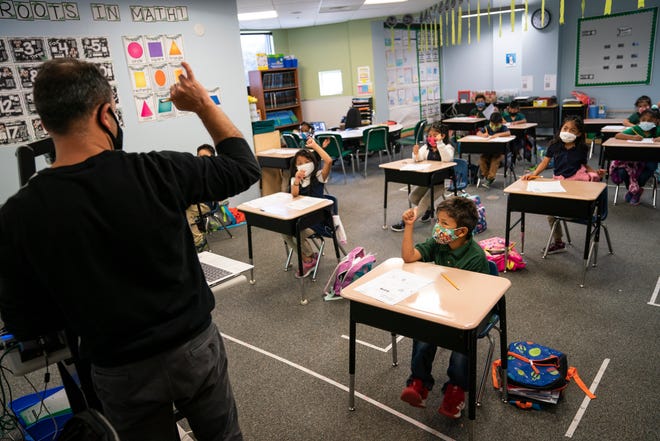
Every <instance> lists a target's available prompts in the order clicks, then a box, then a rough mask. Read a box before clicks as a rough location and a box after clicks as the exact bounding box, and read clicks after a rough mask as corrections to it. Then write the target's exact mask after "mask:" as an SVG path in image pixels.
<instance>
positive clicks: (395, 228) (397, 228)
mask: <svg viewBox="0 0 660 441" xmlns="http://www.w3.org/2000/svg"><path fill="white" fill-rule="evenodd" d="M405 229H406V224H405V223H403V221H401V222H399V223H398V224H394V225H392V226H391V227H390V230H392V231H396V232H401V231H403V230H405Z"/></svg>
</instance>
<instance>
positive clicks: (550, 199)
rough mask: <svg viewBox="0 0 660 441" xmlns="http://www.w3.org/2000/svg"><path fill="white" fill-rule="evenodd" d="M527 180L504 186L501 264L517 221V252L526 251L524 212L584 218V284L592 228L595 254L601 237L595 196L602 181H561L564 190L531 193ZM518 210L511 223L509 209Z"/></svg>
mask: <svg viewBox="0 0 660 441" xmlns="http://www.w3.org/2000/svg"><path fill="white" fill-rule="evenodd" d="M536 181H552V179H545V178H538V179H536ZM528 182H532V181H523V180H522V179H520V180H518V181H516V182H514V183H513V184H511V185H509V186H508V187H506V188H505V189H504V193H505V194H506V195H507V200H506V229H505V239H504V246H505V248H504V263H505V271H506V263H507V259H508V257H509V253H508V250H509V243H510V242H509V238H510V233H511V230H512V229H513V228H514V227H515V226H516V225H518V223H520V252H521V253H524V252H525V214H526V213H532V214H545V215H548V216H556V217H566V218H574V219H580V220H584V222H585V225H586V229H587V233H586V236H585V240H584V253H583V254H584V268H583V271H582V281H581V283H580V287H584V281H585V277H586V275H587V268H588V266H589V245H590V243H591V238H592V229H593V231H594V233H593V238H594V247H595V251H596V255H595V257H594V266H595V265H596V263H595V262H596V258H597V253H598V241H599V239H600V218H601V212H600V207H599V204H598V198H599V197H600V195H601V193H602V192H603V191H604V190H605V188H606V187H607V185H606V184H605V183H604V182H583V181H566V180H563V181H561V185H562V187H563V188H564V189H565V190H566V192H564V193H534V192H531V191H528V190H527V184H528ZM513 211H518V212H520V219H518V220H517V221H516V222H515V223H514V224H513V225H511V212H513Z"/></svg>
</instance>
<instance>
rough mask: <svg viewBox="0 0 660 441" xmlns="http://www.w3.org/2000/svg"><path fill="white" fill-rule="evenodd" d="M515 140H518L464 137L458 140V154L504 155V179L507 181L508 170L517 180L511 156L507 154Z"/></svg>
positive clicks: (500, 137)
mask: <svg viewBox="0 0 660 441" xmlns="http://www.w3.org/2000/svg"><path fill="white" fill-rule="evenodd" d="M514 139H516V137H515V136H498V137H496V138H484V137H481V136H477V135H469V136H464V137H462V138H461V139H459V140H458V154H459V156H462V155H463V154H464V153H468V154H469V153H482V154H483V153H486V154H488V153H502V154H503V155H504V179H505V180H506V174H507V170H510V171H511V174H512V175H513V179H516V172H515V170H514V169H513V160H511V161H509V158H508V156H509V155H507V152H509V151H510V150H511V148H510V145H511V141H513V140H514ZM512 154H513V153H512ZM468 163H470V158H469V156H468Z"/></svg>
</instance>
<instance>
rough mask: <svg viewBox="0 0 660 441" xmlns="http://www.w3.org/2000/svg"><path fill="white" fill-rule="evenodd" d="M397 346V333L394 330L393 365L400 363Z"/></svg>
mask: <svg viewBox="0 0 660 441" xmlns="http://www.w3.org/2000/svg"><path fill="white" fill-rule="evenodd" d="M396 346H397V344H396V334H395V333H394V332H392V366H398V365H399V360H398V356H397V348H396Z"/></svg>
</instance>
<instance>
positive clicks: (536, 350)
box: [529, 348, 541, 357]
mask: <svg viewBox="0 0 660 441" xmlns="http://www.w3.org/2000/svg"><path fill="white" fill-rule="evenodd" d="M529 355H531V356H532V357H538V356H539V355H541V349H540V348H532V349H530V350H529Z"/></svg>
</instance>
